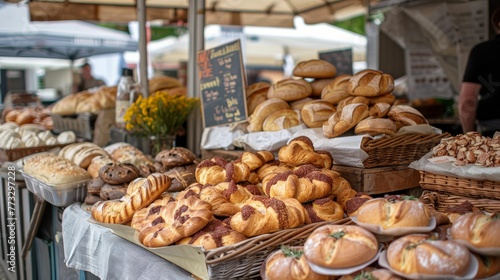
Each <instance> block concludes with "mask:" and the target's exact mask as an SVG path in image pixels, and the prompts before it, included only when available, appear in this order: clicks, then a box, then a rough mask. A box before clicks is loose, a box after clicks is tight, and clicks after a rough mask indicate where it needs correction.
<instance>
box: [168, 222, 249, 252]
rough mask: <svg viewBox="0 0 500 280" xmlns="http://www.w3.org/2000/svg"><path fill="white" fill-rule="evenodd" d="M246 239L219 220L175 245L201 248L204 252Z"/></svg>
mask: <svg viewBox="0 0 500 280" xmlns="http://www.w3.org/2000/svg"><path fill="white" fill-rule="evenodd" d="M245 239H247V238H246V237H245V236H244V235H243V234H241V233H239V232H237V231H235V230H233V229H231V227H230V226H229V225H228V224H226V223H224V222H223V221H221V220H217V219H213V220H212V221H210V222H209V223H208V224H207V225H206V226H205V227H204V228H202V229H201V230H200V231H198V232H197V233H195V234H194V235H193V236H189V237H185V238H183V239H181V240H179V241H178V242H177V243H176V244H177V245H180V244H191V245H194V246H203V248H204V249H205V250H210V249H215V248H218V247H222V246H228V245H231V244H235V243H238V242H240V241H242V240H245Z"/></svg>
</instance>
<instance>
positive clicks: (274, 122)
mask: <svg viewBox="0 0 500 280" xmlns="http://www.w3.org/2000/svg"><path fill="white" fill-rule="evenodd" d="M299 124H300V118H299V114H298V113H297V112H296V111H294V110H292V109H283V110H279V111H276V112H274V113H272V114H270V115H269V116H268V117H267V118H266V119H265V120H264V123H263V124H262V130H264V131H279V130H282V129H287V128H290V127H293V126H296V125H299Z"/></svg>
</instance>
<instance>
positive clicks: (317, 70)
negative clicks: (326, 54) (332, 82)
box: [293, 59, 337, 78]
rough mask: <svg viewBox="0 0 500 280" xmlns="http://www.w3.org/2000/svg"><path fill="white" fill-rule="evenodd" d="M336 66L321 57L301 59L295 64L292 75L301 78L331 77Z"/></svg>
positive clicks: (335, 71)
mask: <svg viewBox="0 0 500 280" xmlns="http://www.w3.org/2000/svg"><path fill="white" fill-rule="evenodd" d="M336 74H337V68H335V66H334V65H333V64H331V63H330V62H328V61H326V60H321V59H311V60H306V61H301V62H299V63H297V65H295V68H294V69H293V75H294V76H297V77H302V78H332V77H335V75H336Z"/></svg>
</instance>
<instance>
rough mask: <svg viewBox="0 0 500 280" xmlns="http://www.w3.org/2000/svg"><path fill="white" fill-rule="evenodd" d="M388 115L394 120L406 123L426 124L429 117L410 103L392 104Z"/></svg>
mask: <svg viewBox="0 0 500 280" xmlns="http://www.w3.org/2000/svg"><path fill="white" fill-rule="evenodd" d="M387 116H388V117H389V118H390V119H392V120H393V121H394V122H400V123H402V124H404V125H417V124H426V123H428V122H427V119H426V118H425V117H424V116H423V115H422V113H420V112H419V111H418V110H417V109H415V108H413V107H411V106H408V105H395V106H392V108H391V110H390V111H389V113H388V114H387Z"/></svg>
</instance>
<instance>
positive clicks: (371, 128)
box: [354, 118, 398, 136]
mask: <svg viewBox="0 0 500 280" xmlns="http://www.w3.org/2000/svg"><path fill="white" fill-rule="evenodd" d="M396 132H398V131H397V128H396V125H395V124H394V122H393V121H391V120H390V119H377V118H368V119H364V120H362V121H360V122H359V123H358V124H357V125H356V127H355V128H354V133H356V134H365V133H368V134H370V135H371V136H376V135H381V134H385V135H390V136H392V135H394V134H396Z"/></svg>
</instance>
